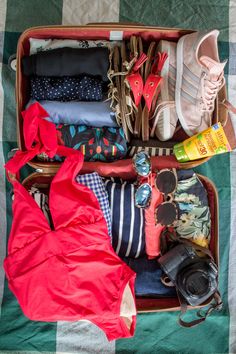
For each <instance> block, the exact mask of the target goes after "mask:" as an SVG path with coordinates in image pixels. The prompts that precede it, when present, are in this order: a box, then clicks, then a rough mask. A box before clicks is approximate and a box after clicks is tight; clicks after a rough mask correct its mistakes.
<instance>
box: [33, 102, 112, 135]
mask: <svg viewBox="0 0 236 354" xmlns="http://www.w3.org/2000/svg"><path fill="white" fill-rule="evenodd" d="M34 102H36V101H35V100H30V101H29V103H28V104H27V108H28V107H29V106H30V105H31V104H32V103H34ZM39 103H40V104H41V106H42V107H43V108H44V109H45V110H46V111H47V113H48V120H49V121H50V122H53V123H55V124H76V125H87V126H90V127H94V128H101V127H114V128H115V127H118V124H117V122H116V118H115V113H114V112H112V111H111V108H110V102H108V101H101V102H84V101H70V102H58V101H44V100H43V101H39Z"/></svg>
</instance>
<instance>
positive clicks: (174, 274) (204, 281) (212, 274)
mask: <svg viewBox="0 0 236 354" xmlns="http://www.w3.org/2000/svg"><path fill="white" fill-rule="evenodd" d="M158 261H159V263H160V266H161V268H162V270H163V271H164V272H165V273H166V275H167V276H168V278H169V279H170V280H171V281H172V282H173V284H174V285H175V286H176V288H177V290H178V291H179V292H180V293H181V294H182V296H183V297H184V299H185V300H186V301H187V302H188V303H189V304H190V305H191V306H197V305H201V304H202V303H204V302H205V301H206V300H207V299H209V298H210V296H211V295H213V294H214V293H215V292H216V291H217V285H218V282H217V279H218V269H217V266H216V264H215V263H214V262H213V260H212V259H211V258H206V257H200V256H199V255H198V254H197V252H196V250H195V249H194V247H192V246H189V245H186V244H178V245H177V246H175V247H173V248H172V249H171V250H170V251H168V252H167V253H165V254H164V255H163V256H162V257H160V258H159V260H158Z"/></svg>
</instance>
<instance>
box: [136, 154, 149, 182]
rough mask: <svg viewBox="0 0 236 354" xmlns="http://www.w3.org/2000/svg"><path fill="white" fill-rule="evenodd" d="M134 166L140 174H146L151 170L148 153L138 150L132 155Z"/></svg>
mask: <svg viewBox="0 0 236 354" xmlns="http://www.w3.org/2000/svg"><path fill="white" fill-rule="evenodd" d="M134 166H135V170H136V172H137V173H138V174H139V175H140V176H143V177H145V176H148V175H149V173H150V172H151V163H150V158H149V156H148V154H147V153H146V152H145V151H140V152H138V153H137V154H136V155H135V156H134Z"/></svg>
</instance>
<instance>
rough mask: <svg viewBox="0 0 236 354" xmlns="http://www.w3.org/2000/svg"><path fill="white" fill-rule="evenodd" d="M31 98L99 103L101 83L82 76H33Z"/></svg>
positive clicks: (101, 94) (101, 95) (101, 93)
mask: <svg viewBox="0 0 236 354" xmlns="http://www.w3.org/2000/svg"><path fill="white" fill-rule="evenodd" d="M30 84H31V97H32V98H34V99H36V100H50V101H63V102H66V101H73V100H79V101H101V100H102V98H103V92H102V86H103V82H102V81H101V80H99V79H96V78H93V77H89V76H86V75H84V76H83V77H73V76H63V77H48V76H33V77H31V79H30Z"/></svg>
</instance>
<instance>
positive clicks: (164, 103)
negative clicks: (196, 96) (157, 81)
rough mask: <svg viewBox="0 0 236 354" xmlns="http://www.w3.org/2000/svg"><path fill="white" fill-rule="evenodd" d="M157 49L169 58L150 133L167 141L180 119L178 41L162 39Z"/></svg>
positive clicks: (163, 73) (163, 70)
mask: <svg viewBox="0 0 236 354" xmlns="http://www.w3.org/2000/svg"><path fill="white" fill-rule="evenodd" d="M157 51H158V52H161V53H162V52H166V53H167V54H168V58H167V59H166V61H165V64H164V66H163V68H162V70H161V73H160V75H161V76H162V77H163V82H162V85H161V92H160V95H159V97H158V100H157V106H156V109H155V113H154V115H153V117H152V122H153V126H152V130H151V134H150V135H151V137H154V136H155V135H156V136H157V137H158V139H159V140H161V141H166V140H169V139H171V138H172V136H173V135H174V132H175V128H176V124H177V121H178V116H177V113H176V109H175V82H176V43H174V42H169V41H165V40H161V41H160V42H159V44H158V46H157Z"/></svg>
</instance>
